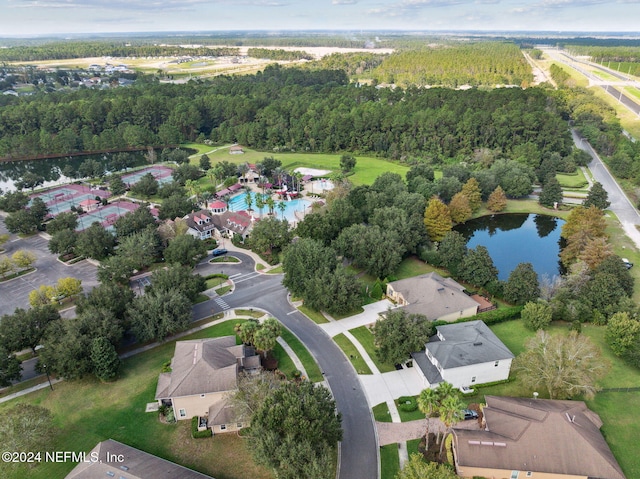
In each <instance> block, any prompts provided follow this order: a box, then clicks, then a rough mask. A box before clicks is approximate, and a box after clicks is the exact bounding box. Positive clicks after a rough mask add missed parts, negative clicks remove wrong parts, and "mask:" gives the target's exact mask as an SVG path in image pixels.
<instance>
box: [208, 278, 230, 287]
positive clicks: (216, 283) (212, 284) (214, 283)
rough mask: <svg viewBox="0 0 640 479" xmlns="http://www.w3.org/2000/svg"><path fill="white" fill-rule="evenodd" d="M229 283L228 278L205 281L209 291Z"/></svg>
mask: <svg viewBox="0 0 640 479" xmlns="http://www.w3.org/2000/svg"><path fill="white" fill-rule="evenodd" d="M226 282H227V278H211V279H208V280H206V281H205V287H206V288H207V289H211V288H215V287H216V286H220V285H221V284H223V283H226Z"/></svg>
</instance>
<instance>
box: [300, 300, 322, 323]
mask: <svg viewBox="0 0 640 479" xmlns="http://www.w3.org/2000/svg"><path fill="white" fill-rule="evenodd" d="M298 311H300V312H301V313H302V314H304V315H305V316H307V317H308V318H309V319H310V320H311V321H313V322H314V323H316V324H323V323H328V322H329V320H328V319H327V318H325V317H324V315H323V314H322V313H321V312H319V311H316V310H315V309H311V308H308V307H307V306H305V305H304V304H303V305H301V306H298Z"/></svg>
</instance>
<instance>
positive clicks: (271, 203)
mask: <svg viewBox="0 0 640 479" xmlns="http://www.w3.org/2000/svg"><path fill="white" fill-rule="evenodd" d="M265 203H266V205H267V206H268V207H269V214H270V215H272V214H273V209H274V208H275V207H276V202H275V201H274V200H273V198H272V197H271V196H268V197H267V199H266V201H265Z"/></svg>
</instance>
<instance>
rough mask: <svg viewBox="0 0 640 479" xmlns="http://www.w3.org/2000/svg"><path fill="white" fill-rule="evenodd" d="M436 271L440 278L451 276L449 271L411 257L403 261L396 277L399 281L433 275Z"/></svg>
mask: <svg viewBox="0 0 640 479" xmlns="http://www.w3.org/2000/svg"><path fill="white" fill-rule="evenodd" d="M434 271H435V272H436V273H438V274H439V275H440V276H444V277H446V276H450V274H449V273H448V272H447V271H445V270H443V269H441V268H436V267H435V266H433V265H430V264H427V263H425V262H424V261H422V260H421V259H420V258H418V257H417V256H410V257H408V258H405V259H403V260H402V263H400V266H398V269H397V270H396V273H395V274H394V276H395V277H396V278H398V279H406V278H412V277H414V276H418V275H421V274H426V273H432V272H434Z"/></svg>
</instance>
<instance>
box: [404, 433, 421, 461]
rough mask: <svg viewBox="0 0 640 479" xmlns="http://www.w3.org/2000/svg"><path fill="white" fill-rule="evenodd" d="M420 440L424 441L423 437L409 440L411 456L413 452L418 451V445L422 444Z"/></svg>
mask: <svg viewBox="0 0 640 479" xmlns="http://www.w3.org/2000/svg"><path fill="white" fill-rule="evenodd" d="M420 441H422V438H418V439H411V440H410V441H407V452H408V453H409V457H411V454H417V453H418V446H419V445H420Z"/></svg>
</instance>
